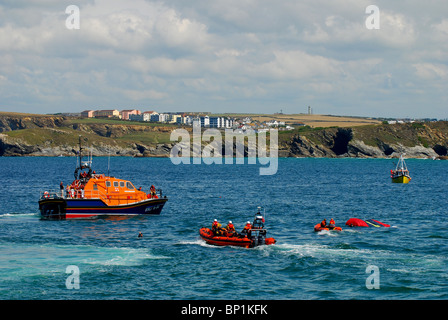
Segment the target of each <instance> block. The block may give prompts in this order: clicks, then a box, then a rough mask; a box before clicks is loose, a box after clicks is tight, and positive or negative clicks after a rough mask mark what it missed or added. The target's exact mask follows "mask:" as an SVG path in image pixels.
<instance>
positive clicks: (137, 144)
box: [0, 112, 448, 158]
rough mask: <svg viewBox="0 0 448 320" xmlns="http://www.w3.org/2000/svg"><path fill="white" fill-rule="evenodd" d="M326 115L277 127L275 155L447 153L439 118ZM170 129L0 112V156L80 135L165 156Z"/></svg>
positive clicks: (37, 151)
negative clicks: (393, 120) (398, 120)
mask: <svg viewBox="0 0 448 320" xmlns="http://www.w3.org/2000/svg"><path fill="white" fill-rule="evenodd" d="M251 116H252V118H253V119H256V116H254V115H251ZM299 116H300V117H302V118H303V117H304V116H308V115H273V116H272V118H271V119H274V118H275V117H277V120H285V119H286V118H287V117H289V118H290V121H291V122H290V124H293V123H294V121H296V122H297V121H299ZM311 116H313V117H311ZM259 117H260V118H261V117H267V115H260V116H259ZM278 117H280V118H278ZM331 118H332V117H331V116H321V117H318V116H314V115H310V118H309V119H308V120H310V121H314V122H313V123H314V124H315V125H316V123H319V126H315V127H313V126H311V125H305V126H300V127H296V129H294V130H290V131H279V132H278V137H279V141H278V142H279V156H281V157H378V158H380V157H396V156H398V155H399V154H400V153H406V156H407V157H415V158H425V157H430V158H437V157H439V158H445V157H446V156H448V123H447V122H445V121H438V122H427V123H420V122H414V123H406V124H382V123H380V122H378V121H376V120H372V119H362V118H350V117H333V119H331ZM256 120H258V119H256ZM302 120H303V119H302ZM318 120H319V121H320V122H319V121H318ZM324 120H325V121H326V122H325V121H324ZM331 120H333V121H331ZM316 121H317V122H316ZM347 122H349V123H350V125H346V124H347ZM330 124H331V126H330ZM335 124H339V125H335ZM342 124H344V125H342ZM176 128H178V126H177V125H169V124H161V123H151V122H132V121H123V120H118V119H117V120H115V119H82V118H73V117H64V116H47V115H33V114H19V113H5V112H0V156H27V155H32V156H59V155H74V154H76V150H77V148H78V146H77V144H78V139H79V136H80V135H81V136H82V137H83V139H84V140H85V141H87V142H86V143H87V145H88V146H89V150H90V151H92V153H93V154H94V155H108V154H110V155H119V156H169V153H170V150H171V148H172V147H173V145H174V144H175V143H177V142H174V141H170V134H171V132H172V131H173V130H174V129H176ZM184 128H185V129H187V130H188V131H190V132H191V130H192V128H191V127H184ZM223 136H224V134H223ZM268 142H269V139H268Z"/></svg>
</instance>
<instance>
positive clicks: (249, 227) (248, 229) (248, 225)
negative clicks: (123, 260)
mask: <svg viewBox="0 0 448 320" xmlns="http://www.w3.org/2000/svg"><path fill="white" fill-rule="evenodd" d="M250 229H252V225H251V224H250V221H247V222H246V225H245V226H244V228H243V230H242V231H241V233H242V234H245V235H247V237H250Z"/></svg>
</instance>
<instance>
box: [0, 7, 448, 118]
mask: <svg viewBox="0 0 448 320" xmlns="http://www.w3.org/2000/svg"><path fill="white" fill-rule="evenodd" d="M391 2H392V1H383V0H381V1H375V2H373V1H364V0H347V1H334V0H313V1H297V0H280V1H268V0H259V1H255V0H209V1H206V0H173V1H144V0H133V1H122V0H90V1H86V0H79V1H78V0H70V1H60V0H42V1H30V0H27V1H25V0H15V1H13V0H3V1H0V110H1V111H16V112H33V113H55V112H80V111H82V110H85V109H106V108H116V109H119V110H121V109H127V108H138V109H140V110H142V111H145V110H156V111H160V112H161V111H210V112H217V113H225V112H253V113H274V112H279V111H280V110H282V111H283V112H284V113H305V112H307V107H308V106H309V105H310V106H311V107H312V108H313V110H314V113H316V114H334V115H356V116H373V117H416V118H421V117H435V118H439V119H445V118H448V116H447V110H448V108H447V106H448V54H447V53H448V6H447V5H446V3H445V2H444V1H434V0H426V1H424V2H422V1H413V0H409V1H393V3H391ZM372 4H373V5H376V6H377V7H378V8H379V10H380V29H379V30H375V29H374V30H369V29H367V28H366V26H365V20H366V19H367V17H368V16H369V14H366V12H365V11H366V8H367V7H368V6H369V5H372ZM69 5H77V6H78V7H79V9H80V29H79V30H69V29H68V28H67V27H66V19H67V17H68V16H69V15H68V14H66V13H65V9H66V7H67V6H69Z"/></svg>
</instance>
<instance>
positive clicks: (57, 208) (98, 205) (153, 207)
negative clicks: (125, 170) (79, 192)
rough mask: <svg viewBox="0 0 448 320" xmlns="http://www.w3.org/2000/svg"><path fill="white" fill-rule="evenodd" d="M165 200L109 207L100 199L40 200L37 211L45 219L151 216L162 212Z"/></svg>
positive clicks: (148, 200) (149, 200) (150, 200)
mask: <svg viewBox="0 0 448 320" xmlns="http://www.w3.org/2000/svg"><path fill="white" fill-rule="evenodd" d="M167 201H168V199H167V198H161V199H147V200H144V201H139V202H135V203H130V204H123V205H117V206H110V205H107V204H106V203H104V202H103V201H102V200H101V199H62V198H60V199H42V200H40V201H39V210H40V214H41V217H42V218H46V219H60V220H63V219H92V218H98V217H108V216H135V215H149V214H151V215H153V214H160V213H161V212H162V209H163V206H164V205H165V202H167Z"/></svg>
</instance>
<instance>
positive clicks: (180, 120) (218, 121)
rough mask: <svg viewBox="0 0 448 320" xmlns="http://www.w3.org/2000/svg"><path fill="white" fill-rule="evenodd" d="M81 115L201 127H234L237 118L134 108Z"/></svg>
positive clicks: (92, 111)
mask: <svg viewBox="0 0 448 320" xmlns="http://www.w3.org/2000/svg"><path fill="white" fill-rule="evenodd" d="M81 117H85V118H118V119H123V120H131V121H150V122H163V123H173V124H185V125H193V124H195V123H197V124H200V125H201V127H208V128H232V127H233V126H234V124H235V120H234V119H231V118H228V117H218V116H208V115H205V116H198V115H189V114H185V113H182V114H179V113H158V112H156V111H145V112H141V111H139V110H136V109H132V110H122V111H118V110H85V111H83V112H81Z"/></svg>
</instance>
